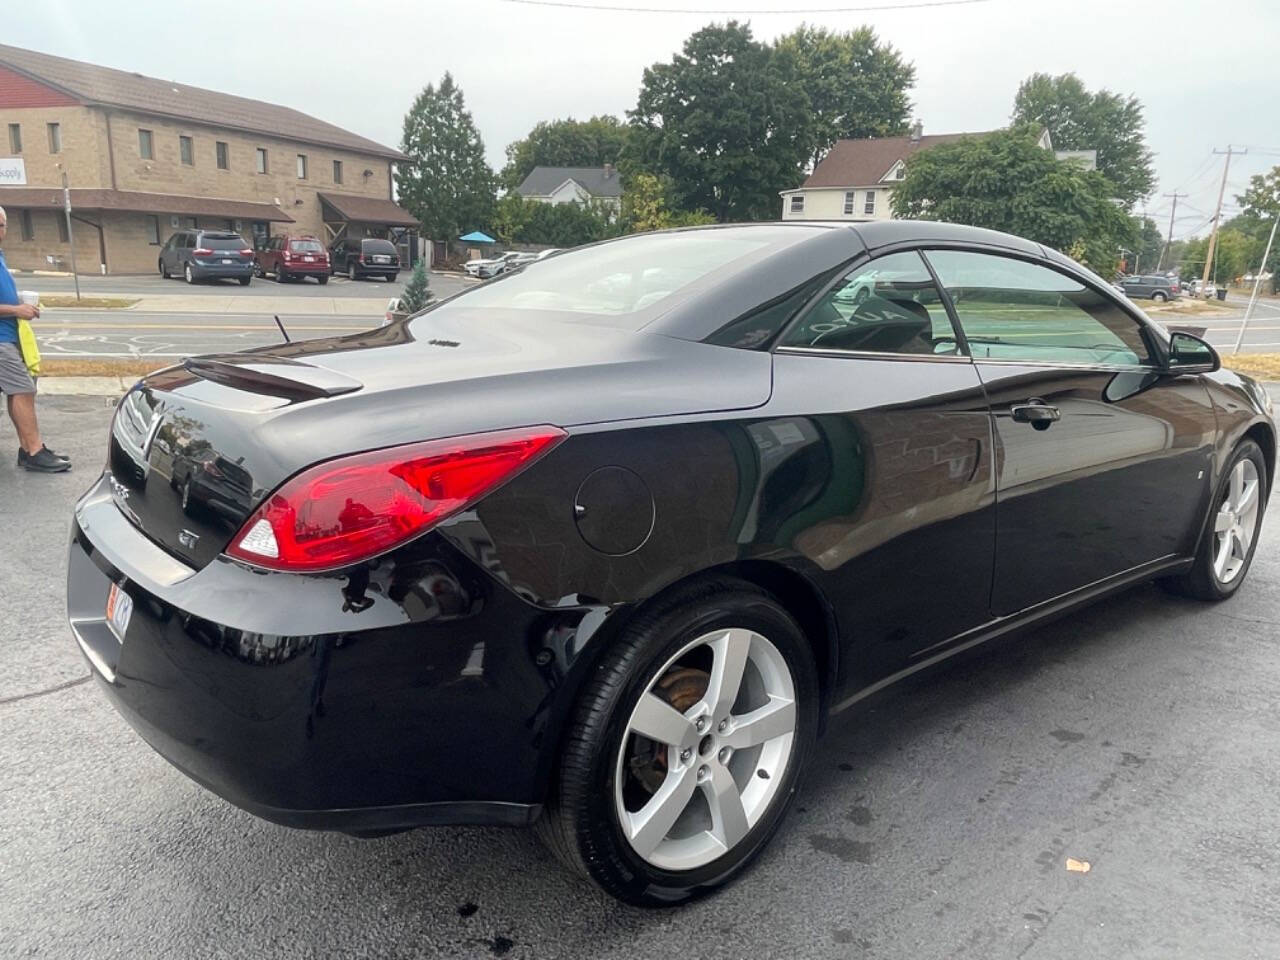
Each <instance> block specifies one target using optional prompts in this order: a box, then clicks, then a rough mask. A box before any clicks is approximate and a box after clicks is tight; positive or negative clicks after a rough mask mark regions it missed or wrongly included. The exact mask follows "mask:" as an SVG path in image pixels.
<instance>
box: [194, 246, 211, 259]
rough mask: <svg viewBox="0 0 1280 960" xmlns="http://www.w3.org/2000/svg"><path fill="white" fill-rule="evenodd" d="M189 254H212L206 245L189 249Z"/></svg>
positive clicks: (196, 255)
mask: <svg viewBox="0 0 1280 960" xmlns="http://www.w3.org/2000/svg"><path fill="white" fill-rule="evenodd" d="M191 255H192V256H195V257H211V256H213V251H212V250H210V249H209V248H208V247H196V248H195V249H194V250H192V251H191Z"/></svg>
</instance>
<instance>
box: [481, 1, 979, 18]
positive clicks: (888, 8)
mask: <svg viewBox="0 0 1280 960" xmlns="http://www.w3.org/2000/svg"><path fill="white" fill-rule="evenodd" d="M499 2H500V3H517V4H522V5H524V6H529V7H559V8H561V9H564V10H587V11H590V12H597V11H599V12H603V13H676V14H696V15H699V16H725V15H730V14H736V15H744V16H765V15H769V14H784V13H785V14H818V13H874V12H892V11H894V10H921V9H924V8H926V7H960V6H968V5H971V4H975V3H990V2H991V0H916V2H914V3H895V4H888V3H884V4H875V5H873V6H866V7H808V8H803V9H791V10H751V9H744V8H742V7H732V8H726V9H720V10H711V9H697V10H680V9H674V8H672V7H623V6H612V5H609V4H594V3H569V2H567V0H499Z"/></svg>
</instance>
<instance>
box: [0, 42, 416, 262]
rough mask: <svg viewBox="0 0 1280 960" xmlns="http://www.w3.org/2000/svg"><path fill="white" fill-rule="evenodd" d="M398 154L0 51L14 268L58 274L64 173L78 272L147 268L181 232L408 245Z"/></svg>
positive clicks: (411, 225)
mask: <svg viewBox="0 0 1280 960" xmlns="http://www.w3.org/2000/svg"><path fill="white" fill-rule="evenodd" d="M403 159H405V158H404V155H403V154H401V153H400V152H399V151H398V150H393V149H391V148H390V147H385V146H382V145H381V144H378V143H375V142H373V141H372V140H367V139H365V138H364V137H361V136H357V135H356V134H354V133H350V132H348V131H346V130H343V129H341V128H339V127H335V126H333V125H332V124H329V123H325V122H324V121H322V120H317V119H315V118H314V117H310V116H307V115H306V114H304V113H299V112H298V111H297V110H292V109H289V108H288V107H281V106H276V105H274V104H269V103H263V102H260V101H257V100H249V99H246V98H244V97H234V96H231V95H229V94H224V93H217V92H214V91H211V90H202V89H200V88H199V87H190V86H186V85H185V84H180V83H172V82H170V81H168V80H158V79H155V78H153V77H145V76H143V75H142V74H138V73H129V72H126V71H123V70H112V69H108V68H106V67H98V66H94V65H92V64H87V63H81V62H79V61H77V60H67V59H64V58H62V57H54V56H49V55H47V54H43V53H36V52H34V51H30V50H22V49H19V48H17V47H9V46H4V45H2V44H0V174H3V175H4V176H3V177H0V206H3V207H4V208H5V210H6V211H7V213H8V217H9V236H8V239H7V240H6V242H5V256H6V259H7V260H8V261H9V264H10V266H12V267H15V268H19V269H23V268H25V269H35V268H44V267H48V266H50V265H60V266H62V267H64V268H67V269H69V267H70V259H71V250H70V244H69V243H68V240H67V229H66V221H65V218H64V216H63V213H62V207H63V196H62V189H61V188H62V183H63V180H62V178H63V174H64V173H65V174H66V175H67V178H68V182H69V186H70V188H71V205H72V217H73V219H72V226H73V233H74V237H75V243H76V259H77V261H78V266H79V269H80V270H81V272H85V273H90V272H98V271H99V270H103V271H105V272H108V273H145V272H150V271H153V270H155V269H156V261H157V253H158V251H159V249H160V245H161V244H163V243H164V241H165V240H166V239H167V238H168V236H169V234H170V233H172V232H173V231H174V230H176V229H178V228H179V227H189V226H199V227H208V228H215V229H231V230H235V231H237V232H239V233H240V234H241V235H242V236H244V237H245V238H246V239H249V240H251V241H253V242H255V243H257V242H260V241H261V240H263V239H265V238H266V237H267V236H268V235H270V234H277V233H284V232H286V231H287V232H294V233H308V234H312V235H314V236H316V237H319V238H320V239H321V240H322V241H324V242H325V243H326V245H327V244H329V243H332V242H333V241H334V240H336V239H338V238H339V237H341V236H344V235H346V236H377V237H387V238H389V239H392V240H394V241H397V242H399V243H401V244H403V245H404V246H407V247H413V246H415V245H416V244H415V242H414V240H415V236H414V232H415V231H416V230H417V227H418V224H417V221H416V220H415V219H414V218H413V216H412V215H410V214H409V213H408V211H406V210H404V209H402V208H401V207H400V206H398V205H397V204H396V203H395V201H394V199H393V192H392V182H393V179H392V173H393V164H394V163H395V162H396V161H398V160H403ZM23 173H25V181H26V182H25V183H22V182H21V180H22V179H23V176H22V174H23ZM100 265H101V266H100Z"/></svg>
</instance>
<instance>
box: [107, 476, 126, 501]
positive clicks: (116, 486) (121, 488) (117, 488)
mask: <svg viewBox="0 0 1280 960" xmlns="http://www.w3.org/2000/svg"><path fill="white" fill-rule="evenodd" d="M111 489H112V491H113V492H114V493H115V495H116V499H117V500H120V501H124V500H128V499H129V488H128V487H126V486H125V485H124V484H123V483H121V482H120V481H119V480H117V479H116V478H115V477H112V478H111Z"/></svg>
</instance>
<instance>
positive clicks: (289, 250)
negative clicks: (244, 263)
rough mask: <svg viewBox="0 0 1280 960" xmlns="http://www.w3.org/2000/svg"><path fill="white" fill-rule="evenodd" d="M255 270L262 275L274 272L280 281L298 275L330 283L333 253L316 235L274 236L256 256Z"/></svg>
mask: <svg viewBox="0 0 1280 960" xmlns="http://www.w3.org/2000/svg"><path fill="white" fill-rule="evenodd" d="M254 272H255V273H257V275H258V276H260V277H265V276H266V275H267V274H269V273H271V274H274V275H275V278H276V282H277V283H284V282H285V281H287V280H291V279H293V278H294V277H297V278H298V279H299V280H301V279H302V278H303V277H315V278H316V280H318V281H319V282H320V283H328V282H329V254H328V252H327V251H326V250H325V248H324V244H322V243H321V242H320V241H319V240H317V239H316V238H315V237H290V236H283V237H272V238H271V239H270V240H268V241H267V245H266V246H265V247H263V248H262V249H261V250H259V251H258V253H257V255H256V256H255V257H254Z"/></svg>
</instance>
